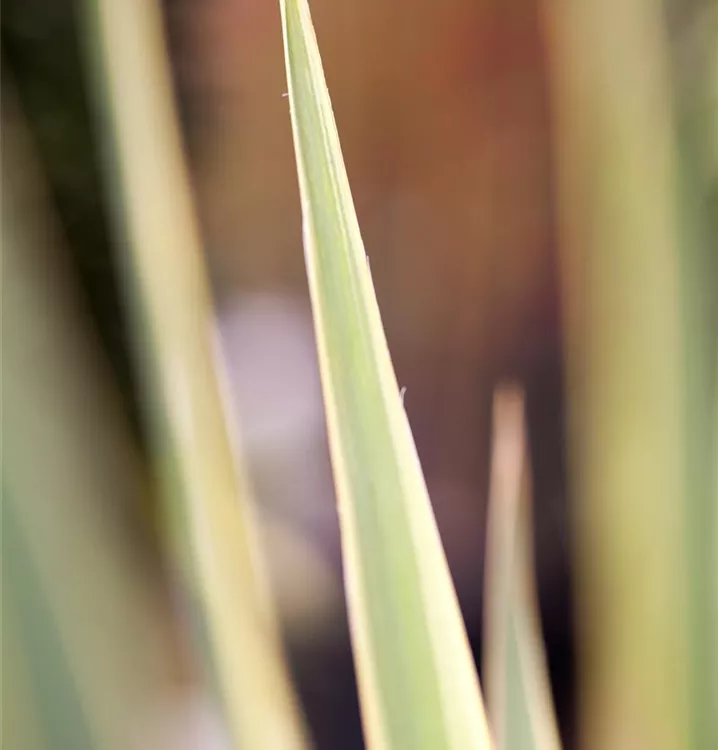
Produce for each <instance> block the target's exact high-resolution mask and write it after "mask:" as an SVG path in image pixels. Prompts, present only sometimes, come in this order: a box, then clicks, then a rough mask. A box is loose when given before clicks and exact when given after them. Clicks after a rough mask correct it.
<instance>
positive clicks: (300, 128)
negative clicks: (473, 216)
mask: <svg viewBox="0 0 718 750" xmlns="http://www.w3.org/2000/svg"><path fill="white" fill-rule="evenodd" d="M281 11H282V21H283V33H284V45H285V60H286V66H287V79H288V87H289V103H290V111H291V119H292V126H293V133H294V143H295V151H296V158H297V167H298V173H299V186H300V192H301V200H302V213H303V220H304V245H305V261H306V266H307V275H308V278H309V288H310V293H311V298H312V306H313V312H314V322H315V329H316V334H317V344H318V350H319V363H320V370H321V376H322V387H323V392H324V401H325V406H326V414H327V422H328V428H329V440H330V448H331V455H332V463H333V468H334V476H335V483H336V487H337V493H338V502H339V519H340V524H341V531H342V545H343V553H344V565H345V577H346V585H347V597H348V604H349V613H350V621H351V627H352V636H353V644H354V652H355V659H356V664H357V672H358V681H359V689H360V697H361V705H362V712H363V718H364V727H365V732H366V737H367V743H368V745H369V747H371V748H373V750H377V749H378V748H381V749H382V750H389V749H391V750H403V749H404V748H412V750H421V748H426V749H427V750H442V748H452V749H453V750H467V749H468V748H485V747H488V746H489V745H490V740H489V735H488V731H487V726H486V721H485V717H484V712H483V706H482V701H481V696H480V691H479V686H478V681H477V677H476V671H475V667H474V663H473V659H472V655H471V651H470V649H469V645H468V641H467V638H466V633H465V630H464V625H463V622H462V618H461V612H460V610H459V606H458V602H457V599H456V594H455V592H454V588H453V584H452V581H451V576H450V573H449V569H448V565H447V562H446V558H445V555H444V551H443V548H442V546H441V541H440V538H439V534H438V530H437V527H436V522H435V519H434V515H433V512H432V508H431V504H430V501H429V497H428V494H427V491H426V486H425V483H424V478H423V476H422V472H421V467H420V465H419V461H418V458H417V454H416V449H415V446H414V442H413V438H412V436H411V432H410V429H409V424H408V421H407V417H406V414H405V412H404V407H403V404H402V399H401V397H400V395H399V388H398V387H397V382H396V377H395V375H394V371H393V368H392V364H391V360H390V357H389V351H388V347H387V343H386V339H385V335H384V331H383V328H382V324H381V320H380V316H379V310H378V306H377V302H376V298H375V294H374V289H373V285H372V282H371V278H370V274H369V268H368V264H367V259H366V255H365V252H364V246H363V244H362V239H361V236H360V233H359V226H358V222H357V217H356V213H355V210H354V206H353V203H352V198H351V193H350V190H349V183H348V178H347V175H346V170H345V167H344V163H343V159H342V155H341V149H340V146H339V139H338V135H337V131H336V125H335V122H334V115H333V112H332V108H331V103H330V100H329V94H328V91H327V87H326V83H325V80H324V73H323V70H322V65H321V60H320V57H319V51H318V48H317V42H316V37H315V34H314V30H313V26H312V22H311V18H310V14H309V8H308V5H307V2H306V0H283V1H282V2H281Z"/></svg>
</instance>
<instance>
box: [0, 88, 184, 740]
mask: <svg viewBox="0 0 718 750" xmlns="http://www.w3.org/2000/svg"><path fill="white" fill-rule="evenodd" d="M2 105H3V113H2V152H3V162H2V215H3V221H2V247H3V251H2V279H3V299H2V313H3V314H2V341H3V364H2V400H3V418H2V433H3V440H2V442H3V456H2V506H3V509H2V516H3V517H2V544H1V547H2V566H1V567H2V620H3V632H2V638H3V659H2V670H3V685H4V687H5V689H4V690H3V697H2V700H3V742H4V744H6V746H7V747H17V748H25V747H27V748H28V749H30V748H46V749H47V750H51V749H53V748H63V749H64V748H72V750H85V749H86V750H92V749H96V750H123V749H124V748H127V747H129V746H131V745H133V744H135V743H137V742H140V743H141V742H142V741H143V740H144V739H146V736H144V737H143V733H145V732H149V731H150V729H151V724H152V722H153V721H154V720H155V719H156V716H155V715H154V713H153V712H154V711H155V710H156V708H157V706H158V705H160V703H161V702H162V701H164V700H165V699H166V698H167V697H168V695H169V692H170V688H171V683H170V669H169V658H168V656H169V655H168V652H167V651H166V649H165V647H164V645H163V644H165V643H166V639H167V637H168V635H169V628H168V627H167V623H166V622H163V621H162V620H161V619H160V618H159V617H158V616H157V613H156V611H155V609H154V607H153V606H152V600H151V598H150V597H151V592H150V591H149V590H148V588H147V579H146V577H144V576H143V574H142V572H141V571H140V569H139V568H138V567H137V564H136V560H135V558H134V556H133V554H132V552H131V550H130V549H129V548H128V546H127V539H126V538H125V534H124V532H125V529H124V527H123V524H122V523H121V522H120V521H121V519H122V514H121V513H120V512H119V511H120V509H121V508H123V507H126V506H127V505H128V504H129V503H131V502H132V499H133V497H134V496H136V495H137V494H138V492H140V491H141V490H140V488H141V485H142V483H141V474H140V471H139V463H138V461H137V457H136V456H134V454H133V449H132V443H131V439H130V433H129V429H128V426H127V425H126V424H124V423H123V421H122V417H121V410H120V408H119V403H118V401H117V400H116V398H115V397H116V394H113V392H112V389H111V388H110V387H108V382H109V381H108V379H107V377H106V376H107V373H106V372H105V371H104V369H103V367H102V366H101V365H102V363H101V358H100V357H99V353H98V351H97V349H96V348H95V347H94V346H93V344H94V342H93V340H92V337H91V335H90V333H89V332H88V330H87V327H86V325H85V321H84V319H83V318H82V315H81V314H80V310H79V305H78V303H77V298H76V297H75V296H74V295H73V291H74V290H73V289H72V285H71V283H70V280H69V279H68V277H67V276H66V274H65V273H64V271H65V270H66V269H65V268H64V267H63V265H62V263H61V262H60V260H61V259H62V257H63V254H62V252H61V247H60V244H61V243H60V242H59V236H60V233H59V231H58V228H57V226H56V225H55V223H54V221H53V217H52V215H51V212H50V211H49V209H48V205H47V202H46V200H45V197H44V195H43V193H42V190H41V188H40V176H39V173H38V171H37V168H36V164H35V161H34V159H33V158H32V150H31V148H30V146H29V143H28V139H27V136H26V133H25V131H24V130H23V128H22V122H21V118H20V115H19V113H18V111H17V109H16V108H15V107H16V105H14V98H12V96H11V93H10V90H9V86H8V82H7V81H3V103H2ZM123 541H124V543H123ZM6 628H7V632H6Z"/></svg>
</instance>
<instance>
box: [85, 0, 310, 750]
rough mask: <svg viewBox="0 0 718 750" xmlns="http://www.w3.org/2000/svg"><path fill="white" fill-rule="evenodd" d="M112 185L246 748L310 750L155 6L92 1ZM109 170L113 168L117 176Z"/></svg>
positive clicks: (138, 315)
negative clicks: (260, 530)
mask: <svg viewBox="0 0 718 750" xmlns="http://www.w3.org/2000/svg"><path fill="white" fill-rule="evenodd" d="M84 6H85V8H86V11H87V18H86V20H87V41H88V45H89V47H90V53H91V54H90V55H89V56H88V62H89V63H90V64H91V65H94V66H95V70H94V71H93V72H95V73H96V80H95V81H94V83H95V84H96V90H97V94H98V99H99V102H100V105H101V111H102V113H103V114H104V115H105V121H104V123H103V124H104V125H105V128H104V132H103V134H104V135H105V136H106V142H107V152H108V157H109V158H108V165H107V166H108V170H107V172H108V175H110V180H109V186H110V188H111V189H114V191H115V197H116V198H117V200H116V201H115V204H114V205H113V206H112V208H113V209H115V215H116V217H117V221H118V227H119V232H120V233H121V234H125V235H126V237H127V240H128V242H127V248H126V250H127V252H126V253H121V254H120V258H121V261H122V265H123V270H124V272H125V281H126V288H127V294H128V300H129V302H130V308H131V311H132V313H133V315H134V320H133V322H134V324H135V333H136V338H137V342H138V352H139V354H140V357H139V362H140V364H141V366H142V374H143V376H144V381H143V385H144V386H145V394H146V405H147V411H148V414H149V416H150V423H151V427H152V428H153V438H154V447H155V453H156V456H157V457H158V460H159V463H160V469H161V472H160V473H161V478H162V480H163V483H164V485H163V486H164V490H165V497H166V499H167V510H168V518H169V523H170V524H171V525H173V526H174V529H175V530H176V535H177V538H178V539H179V540H180V547H179V548H180V550H181V553H180V557H181V562H182V564H183V565H184V567H185V568H186V572H187V574H188V578H189V580H190V581H192V582H193V584H194V590H195V593H196V594H197V598H198V600H199V603H200V609H201V612H202V615H203V618H202V627H203V628H204V630H205V631H206V633H205V635H206V640H207V642H208V644H209V650H210V654H211V663H212V667H213V671H214V674H215V676H216V679H217V682H218V685H219V689H220V693H221V696H222V698H223V700H224V704H225V709H226V713H227V716H228V719H229V723H230V727H231V730H232V733H233V736H234V739H235V742H236V743H237V745H238V746H239V747H241V748H248V749H251V750H253V749H254V748H279V747H281V748H283V749H284V748H288V749H290V750H293V749H295V748H296V749H299V748H302V747H304V746H305V729H304V726H303V722H302V719H301V716H300V714H299V711H298V708H297V704H296V700H295V698H294V695H293V692H292V689H291V685H290V682H289V677H288V673H287V669H286V666H285V664H284V661H283V657H282V653H281V647H280V643H279V637H278V633H277V629H276V626H275V622H274V618H273V616H272V613H271V611H270V609H271V608H270V607H269V601H268V598H267V595H266V589H265V584H264V579H263V576H262V567H261V565H260V564H259V560H258V557H257V552H256V549H257V548H256V542H255V537H254V534H255V526H254V523H253V519H252V506H251V501H250V498H249V490H248V488H247V486H246V483H244V482H243V481H242V480H243V476H244V475H243V472H238V471H237V463H236V461H237V455H236V452H235V451H233V450H232V447H231V444H230V435H229V433H228V427H227V423H226V416H225V414H226V410H225V408H224V403H223V392H224V391H223V389H222V388H221V385H222V384H221V379H220V376H221V370H220V362H219V358H218V357H217V356H216V347H215V342H214V340H213V329H214V320H213V312H212V306H211V302H210V293H209V289H208V284H207V280H206V274H205V268H204V263H203V258H202V248H201V244H200V238H199V231H198V228H197V225H196V221H195V217H194V211H193V206H192V200H191V191H190V185H189V180H188V176H187V173H186V166H185V163H184V159H183V154H182V144H181V135H180V132H179V127H178V124H177V119H176V116H175V112H174V106H173V102H172V85H171V76H170V70H169V64H168V59H167V53H166V50H165V44H164V37H163V30H162V18H161V13H160V8H159V6H158V3H157V2H155V1H154V0H122V2H116V1H115V0H86V2H85V3H84ZM110 167H111V168H112V169H110Z"/></svg>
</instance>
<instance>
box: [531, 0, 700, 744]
mask: <svg viewBox="0 0 718 750" xmlns="http://www.w3.org/2000/svg"><path fill="white" fill-rule="evenodd" d="M545 6H546V11H547V14H546V15H547V28H548V30H549V32H550V35H551V43H550V45H549V48H550V49H551V62H552V65H551V72H550V74H551V90H552V94H553V107H554V114H553V121H554V122H555V124H556V128H557V132H556V136H555V139H554V140H555V144H556V156H557V170H556V171H557V184H558V209H559V210H558V213H559V219H560V222H559V223H560V227H561V231H562V236H561V281H562V292H563V309H564V313H565V320H566V351H567V381H568V386H569V399H568V402H569V422H570V429H569V435H570V443H569V450H570V455H569V459H570V472H571V474H570V476H571V478H572V481H573V493H574V498H575V500H574V504H575V510H574V513H573V517H574V520H575V522H576V534H575V537H576V548H575V549H576V561H577V582H578V585H577V587H576V592H577V605H578V609H577V613H578V629H579V639H580V647H579V649H578V655H579V658H580V663H579V674H581V675H582V680H583V683H582V686H581V687H582V690H581V695H582V701H583V702H582V704H581V707H580V708H581V731H582V736H581V744H582V746H585V747H586V748H588V749H589V750H591V749H592V748H606V747H610V748H638V747H650V748H655V750H684V748H686V747H689V746H690V736H689V732H690V729H689V703H690V693H689V680H690V676H689V664H690V655H689V629H688V627H689V626H688V623H687V620H688V611H689V593H688V584H689V568H688V564H687V561H688V552H687V549H686V540H687V538H688V537H687V529H686V525H687V503H686V487H687V483H686V470H687V468H686V445H687V442H686V419H685V415H686V409H685V381H684V370H683V367H684V362H685V356H686V348H685V338H684V332H683V330H682V320H681V316H682V310H681V307H682V304H681V299H680V296H681V292H680V263H679V260H680V258H679V254H680V237H679V227H678V201H677V194H676V188H677V186H676V176H677V175H676V164H677V162H676V150H675V145H676V140H675V131H674V128H673V122H674V112H673V111H672V107H671V98H670V94H671V91H670V77H671V70H670V68H669V66H668V59H667V39H666V29H665V16H664V13H663V7H662V5H661V4H660V3H651V2H646V0H627V1H626V2H621V3H607V2H604V1H603V0H586V1H584V2H580V3H578V2H577V3H563V2H558V1H554V0H547V1H546V3H545Z"/></svg>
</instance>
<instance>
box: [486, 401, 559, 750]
mask: <svg viewBox="0 0 718 750" xmlns="http://www.w3.org/2000/svg"><path fill="white" fill-rule="evenodd" d="M493 429H494V436H493V448H492V469H491V491H490V496H489V509H488V516H487V527H486V528H487V532H486V533H487V543H486V546H487V549H486V583H485V586H484V602H485V603H484V616H485V629H484V641H483V643H484V654H485V656H484V679H485V684H486V696H487V704H488V711H489V718H490V721H491V726H492V728H493V731H494V737H495V738H496V747H497V749H498V750H531V749H532V748H533V749H534V750H558V748H559V747H560V740H559V734H558V727H557V725H556V717H555V713H554V707H553V700H552V697H551V684H550V682H549V677H548V668H547V666H546V655H545V653H544V650H543V644H542V641H541V626H540V621H539V615H538V606H537V602H536V592H535V585H534V579H533V566H532V559H533V554H532V545H531V522H530V516H531V513H530V507H529V500H530V487H529V484H530V482H529V477H528V467H527V465H526V464H527V460H526V431H525V425H524V394H523V391H521V390H520V389H519V388H517V387H513V386H502V387H500V388H499V389H498V390H497V392H496V394H495V396H494V428H493Z"/></svg>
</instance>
